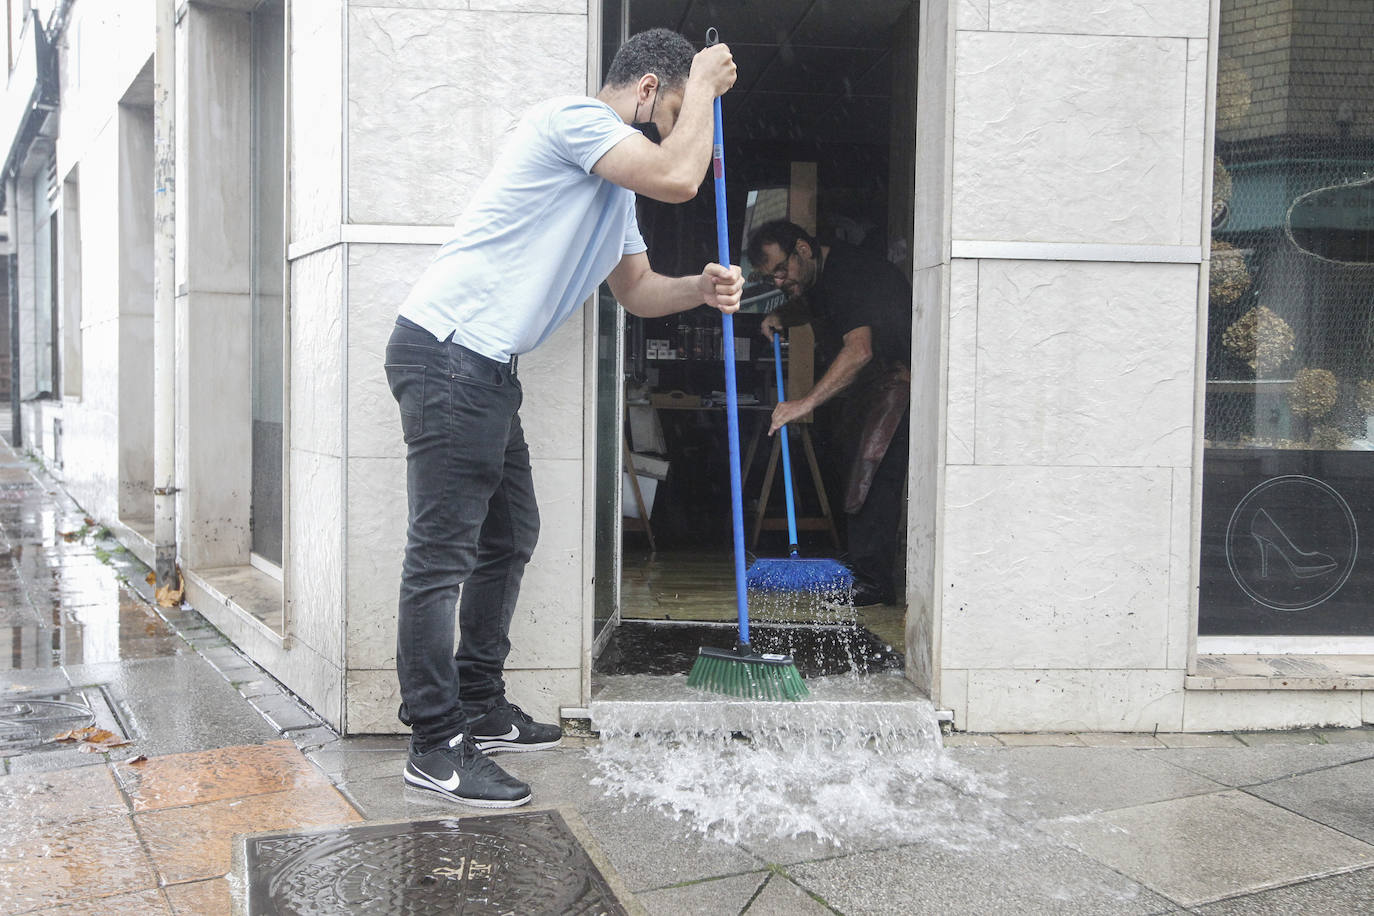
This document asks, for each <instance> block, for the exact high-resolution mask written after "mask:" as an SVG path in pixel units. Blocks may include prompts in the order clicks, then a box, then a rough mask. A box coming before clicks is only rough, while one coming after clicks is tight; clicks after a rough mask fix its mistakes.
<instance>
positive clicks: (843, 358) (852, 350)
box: [768, 325, 873, 436]
mask: <svg viewBox="0 0 1374 916" xmlns="http://www.w3.org/2000/svg"><path fill="white" fill-rule="evenodd" d="M872 359H873V332H872V330H871V329H870V328H869V327H868V325H860V326H859V327H857V328H855V329H854V330H852V331H850V332H849V333H848V334H846V335H844V346H843V347H842V348H841V349H840V352H839V353H838V354H837V355H836V356H835V359H834V361H833V362H831V364H830V368H829V369H827V370H825V375H822V376H821V378H820V381H818V382H816V385H815V387H813V388H812V389H811V390H810V391H808V392H807V393H806V396H805V397H803V398H799V399H797V400H795V401H783V402H782V403H780V404H778V406H777V407H775V408H773V419H772V421H771V422H770V423H769V428H768V434H769V435H770V436H771V435H772V434H773V433H775V432H777V430H778V429H779V428H780V427H782V426H783V424H786V423H791V422H792V421H793V420H797V419H800V418H801V417H804V416H806V415H807V414H809V413H811V412H813V411H814V410H815V409H816V408H817V407H820V406H821V405H822V404H824V403H825V402H826V401H828V400H830V399H831V398H833V397H834V396H835V395H837V394H839V393H840V392H841V391H844V390H845V389H846V388H848V387H849V386H850V385H852V384H854V380H855V379H856V378H858V377H859V371H860V370H862V369H863V367H864V366H867V365H868V364H869V362H870V361H871V360H872Z"/></svg>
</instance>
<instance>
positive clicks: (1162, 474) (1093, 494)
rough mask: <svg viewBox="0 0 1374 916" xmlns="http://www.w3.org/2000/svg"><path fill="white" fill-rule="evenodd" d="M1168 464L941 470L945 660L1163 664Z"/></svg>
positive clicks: (962, 664) (1020, 664) (1007, 664)
mask: <svg viewBox="0 0 1374 916" xmlns="http://www.w3.org/2000/svg"><path fill="white" fill-rule="evenodd" d="M1172 483H1173V475H1172V472H1171V471H1170V470H1169V469H1167V468H1164V469H1156V468H1016V467H993V468H985V467H959V466H952V467H950V468H948V469H947V471H946V477H945V509H944V511H945V525H944V530H943V536H944V540H943V543H942V555H943V557H944V559H943V573H944V576H945V580H944V582H943V587H942V588H941V593H942V599H941V601H942V605H941V606H942V610H941V621H942V627H943V641H942V645H943V648H942V661H943V665H944V666H945V667H947V668H1158V667H1162V666H1163V664H1164V658H1165V643H1166V635H1167V626H1168V609H1169V595H1170V591H1169V555H1170V535H1171V527H1172V526H1171V523H1170V511H1171V507H1172V504H1173V500H1172Z"/></svg>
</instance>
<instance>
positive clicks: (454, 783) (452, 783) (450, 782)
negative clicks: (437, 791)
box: [433, 773, 461, 792]
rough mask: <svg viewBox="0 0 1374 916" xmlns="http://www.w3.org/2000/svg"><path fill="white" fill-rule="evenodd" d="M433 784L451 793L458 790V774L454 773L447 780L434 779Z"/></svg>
mask: <svg viewBox="0 0 1374 916" xmlns="http://www.w3.org/2000/svg"><path fill="white" fill-rule="evenodd" d="M433 782H434V784H435V785H437V786H442V787H443V788H444V790H445V791H448V792H453V791H455V790H456V789H457V788H458V783H459V782H461V780H460V779H459V778H458V774H457V773H454V774H453V775H452V776H450V777H449V778H448V779H435V780H433Z"/></svg>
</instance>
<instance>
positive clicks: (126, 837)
mask: <svg viewBox="0 0 1374 916" xmlns="http://www.w3.org/2000/svg"><path fill="white" fill-rule="evenodd" d="M155 887H157V876H156V875H155V874H154V872H153V868H152V864H151V863H150V862H149V861H148V856H147V854H146V853H145V852H144V851H143V847H142V845H141V844H140V843H139V841H138V836H137V835H136V834H135V833H134V826H133V824H132V823H130V821H129V817H128V815H125V814H120V815H114V816H110V817H100V818H96V819H95V820H90V821H82V822H79V823H75V824H68V823H60V824H49V825H46V826H40V827H32V828H30V829H28V830H10V829H6V830H5V831H3V832H0V913H22V912H27V911H29V910H32V909H38V908H40V907H44V906H54V905H56V904H59V903H66V902H69V901H72V900H81V899H84V898H88V897H98V896H112V895H114V894H121V893H128V892H131V891H140V890H146V889H148V888H155ZM107 912H111V911H107Z"/></svg>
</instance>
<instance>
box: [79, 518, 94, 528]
mask: <svg viewBox="0 0 1374 916" xmlns="http://www.w3.org/2000/svg"><path fill="white" fill-rule="evenodd" d="M82 521H84V522H85V523H86V524H87V525H88V526H90V527H91V528H94V527H95V519H93V518H91V517H90V516H89V515H88V516H86V517H85V518H83V519H82Z"/></svg>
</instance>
